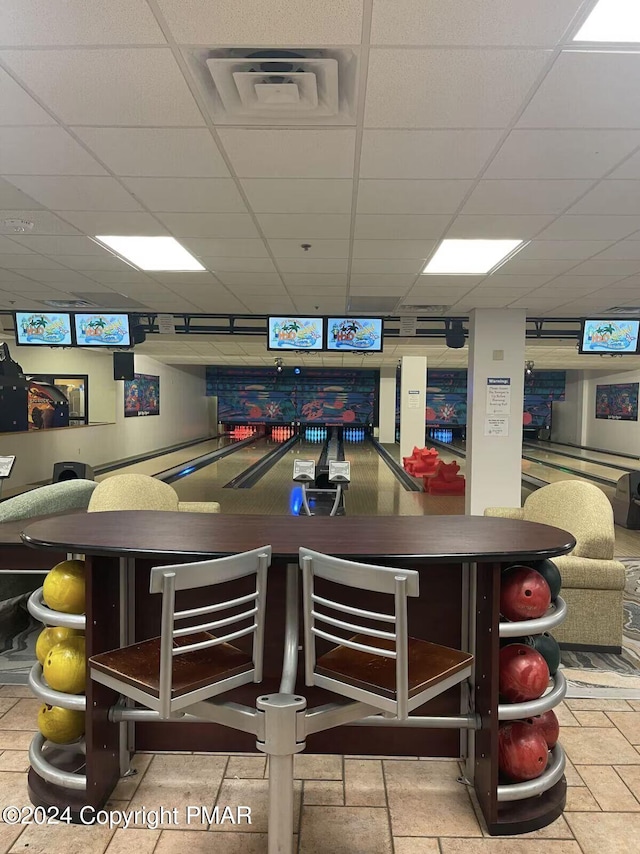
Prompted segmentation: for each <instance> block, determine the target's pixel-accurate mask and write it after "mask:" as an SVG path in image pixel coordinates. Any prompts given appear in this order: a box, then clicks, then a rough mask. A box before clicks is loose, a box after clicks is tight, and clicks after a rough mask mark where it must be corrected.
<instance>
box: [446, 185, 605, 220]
mask: <svg viewBox="0 0 640 854" xmlns="http://www.w3.org/2000/svg"><path fill="white" fill-rule="evenodd" d="M591 183H592V182H591V181H480V182H479V183H478V185H477V186H476V187H475V189H474V190H473V192H472V193H471V195H470V196H469V198H468V199H467V201H466V202H465V205H464V207H463V208H462V211H461V213H463V214H559V213H562V211H564V210H565V209H566V208H568V207H569V205H571V204H572V203H573V202H574V201H575V200H576V199H577V198H578V197H579V196H581V195H582V194H583V193H585V192H586V191H587V190H588V189H589V187H590V186H591Z"/></svg>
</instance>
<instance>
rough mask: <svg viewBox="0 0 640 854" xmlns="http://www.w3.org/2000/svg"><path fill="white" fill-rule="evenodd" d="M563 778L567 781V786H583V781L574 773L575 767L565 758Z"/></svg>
mask: <svg viewBox="0 0 640 854" xmlns="http://www.w3.org/2000/svg"><path fill="white" fill-rule="evenodd" d="M564 776H565V778H566V780H567V786H584V780H583V779H582V777H581V776H580V774H578V772H577V771H576V768H575V765H574V764H573V763H572V761H571V760H570V759H569V757H568V756H567V764H566V765H565V768H564Z"/></svg>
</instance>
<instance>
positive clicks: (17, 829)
mask: <svg viewBox="0 0 640 854" xmlns="http://www.w3.org/2000/svg"><path fill="white" fill-rule="evenodd" d="M3 806H6V802H4V803H3ZM24 829H25V828H24V827H23V826H22V825H20V824H17V825H10V824H3V823H2V822H0V852H2V854H4V852H5V851H8V850H9V849H10V848H11V846H12V845H13V844H14V842H15V841H16V839H17V838H18V837H19V836H20V834H21V833H22V832H23V831H24Z"/></svg>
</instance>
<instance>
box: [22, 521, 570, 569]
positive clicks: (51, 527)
mask: <svg viewBox="0 0 640 854" xmlns="http://www.w3.org/2000/svg"><path fill="white" fill-rule="evenodd" d="M22 539H23V541H24V542H25V543H26V544H27V545H29V546H33V547H35V548H50V549H55V550H57V551H60V550H65V551H69V552H76V553H83V554H90V555H121V556H127V557H145V558H167V557H171V558H173V557H184V558H186V557H191V556H197V557H202V556H208V557H220V556H223V555H229V554H236V553H238V552H242V551H248V550H249V549H254V548H259V547H260V546H264V545H271V547H272V550H273V556H274V557H276V558H278V557H279V558H287V559H290V558H294V559H296V560H297V556H298V549H299V548H300V547H301V546H305V547H306V548H310V549H314V550H316V551H319V552H326V553H329V554H332V555H335V556H338V557H344V558H349V559H364V558H367V557H376V558H384V559H387V558H388V559H389V560H393V559H401V558H402V559H411V558H421V559H430V560H432V561H433V562H438V563H447V562H449V563H460V562H461V561H467V560H469V561H471V560H478V561H491V560H498V561H504V560H514V561H516V560H524V559H527V558H528V559H536V558H537V559H542V558H547V557H554V556H555V555H561V554H566V552H568V551H571V549H572V548H573V547H574V546H575V539H574V538H573V536H572V535H571V534H570V533H568V532H567V531H563V530H561V529H559V528H552V527H550V526H549V525H539V524H537V523H534V522H523V521H520V520H515V519H501V518H494V517H485V516H337V517H329V516H312V517H309V516H250V515H245V516H240V515H238V516H233V515H225V514H218V513H188V512H175V513H174V512H166V511H162V512H160V511H156V510H135V511H111V512H102V513H72V514H67V515H64V516H58V517H51V518H48V519H43V520H41V521H36V522H33V523H31V524H29V523H28V522H27V523H26V524H25V526H24V531H23V533H22Z"/></svg>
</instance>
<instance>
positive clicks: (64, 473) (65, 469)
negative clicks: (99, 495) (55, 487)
mask: <svg viewBox="0 0 640 854" xmlns="http://www.w3.org/2000/svg"><path fill="white" fill-rule="evenodd" d="M78 478H81V479H82V480H95V476H94V474H93V469H92V468H91V466H90V465H88V464H87V463H75V462H71V463H54V465H53V477H52V478H51V483H61V482H62V481H63V480H78Z"/></svg>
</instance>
